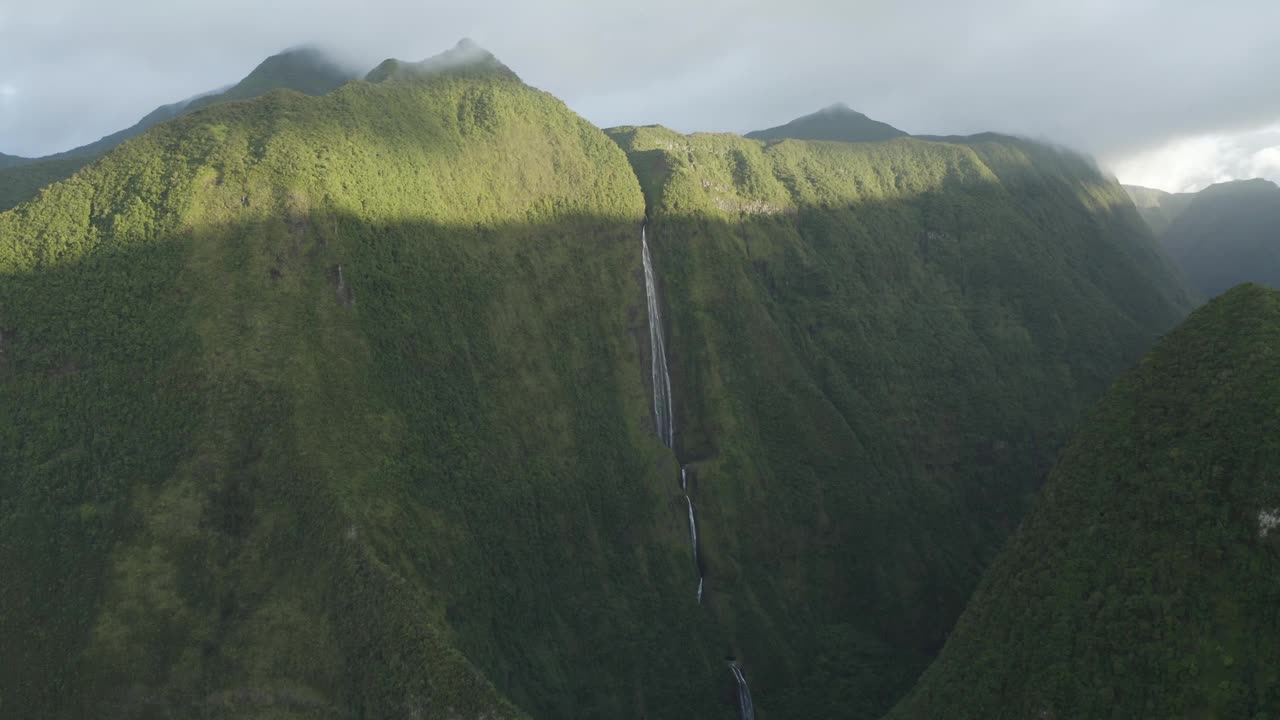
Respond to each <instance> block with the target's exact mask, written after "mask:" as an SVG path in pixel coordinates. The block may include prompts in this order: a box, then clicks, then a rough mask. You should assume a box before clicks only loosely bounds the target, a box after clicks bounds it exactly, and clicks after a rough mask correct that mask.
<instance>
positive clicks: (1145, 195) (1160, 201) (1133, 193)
mask: <svg viewBox="0 0 1280 720" xmlns="http://www.w3.org/2000/svg"><path fill="white" fill-rule="evenodd" d="M1123 187H1124V190H1125V192H1127V193H1129V197H1130V198H1132V199H1133V204H1134V205H1136V206H1137V208H1138V212H1139V213H1141V214H1142V219H1143V220H1146V221H1147V225H1150V226H1151V232H1153V233H1155V234H1156V236H1157V237H1159V236H1161V235H1163V234H1164V232H1165V231H1166V230H1168V229H1169V225H1170V224H1172V223H1173V221H1174V220H1175V219H1176V218H1177V217H1178V216H1179V215H1181V214H1182V211H1183V210H1186V209H1187V206H1188V205H1190V204H1191V201H1192V200H1193V199H1195V196H1196V194H1195V193H1169V192H1165V191H1164V190H1156V189H1155V188H1148V187H1142V186H1141V185H1124V186H1123Z"/></svg>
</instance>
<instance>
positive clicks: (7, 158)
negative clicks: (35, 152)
mask: <svg viewBox="0 0 1280 720" xmlns="http://www.w3.org/2000/svg"><path fill="white" fill-rule="evenodd" d="M29 162H31V158H24V157H18V156H16V155H5V154H4V153H0V169H3V168H7V167H13V166H15V165H22V164H24V163H29Z"/></svg>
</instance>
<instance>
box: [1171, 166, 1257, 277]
mask: <svg viewBox="0 0 1280 720" xmlns="http://www.w3.org/2000/svg"><path fill="white" fill-rule="evenodd" d="M1161 240H1162V241H1163V243H1164V244H1165V246H1166V247H1168V249H1169V253H1170V255H1172V256H1173V258H1174V259H1175V260H1176V261H1178V263H1179V264H1180V265H1181V266H1182V268H1183V270H1184V271H1185V272H1186V274H1187V278H1188V279H1189V280H1190V282H1191V284H1192V286H1194V287H1195V288H1196V289H1197V290H1199V291H1200V292H1201V293H1204V294H1205V295H1206V296H1209V297H1213V296H1215V295H1218V294H1219V293H1222V292H1224V291H1226V290H1227V289H1229V288H1231V287H1232V286H1234V285H1236V284H1238V283H1241V282H1257V283H1263V284H1265V285H1269V286H1271V287H1280V242H1277V241H1280V188H1278V187H1276V185H1275V183H1272V182H1270V181H1267V180H1262V179H1255V180H1240V181H1236V182H1228V183H1219V184H1217V185H1211V186H1209V187H1207V188H1205V189H1204V190H1201V191H1200V192H1199V193H1196V195H1195V196H1194V200H1193V201H1192V202H1191V203H1190V204H1189V205H1188V207H1187V209H1186V210H1185V211H1183V212H1182V213H1181V214H1180V215H1178V217H1177V218H1176V219H1175V220H1174V221H1173V222H1172V223H1171V224H1170V225H1169V228H1168V229H1167V230H1166V231H1165V233H1164V234H1163V235H1162V236H1161Z"/></svg>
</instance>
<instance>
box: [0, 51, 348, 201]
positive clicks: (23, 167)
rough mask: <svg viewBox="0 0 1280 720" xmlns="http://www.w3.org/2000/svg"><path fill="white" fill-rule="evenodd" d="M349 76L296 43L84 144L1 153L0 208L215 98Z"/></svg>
mask: <svg viewBox="0 0 1280 720" xmlns="http://www.w3.org/2000/svg"><path fill="white" fill-rule="evenodd" d="M354 77H355V75H354V74H353V73H352V72H351V71H349V70H347V69H345V68H343V67H341V66H339V65H338V64H337V63H335V62H334V61H333V60H332V59H330V58H329V57H328V56H327V55H325V54H324V53H323V52H321V51H319V50H317V49H315V48H309V47H302V48H297V49H294V50H288V51H286V52H283V53H280V54H279V55H273V56H271V57H269V58H267V59H266V60H264V61H263V62H262V63H261V64H259V65H258V67H256V68H254V70H253V72H251V73H249V75H248V76H246V77H245V78H244V79H243V80H241V81H240V82H238V83H236V84H235V85H232V86H231V87H229V88H224V89H223V90H219V91H215V92H212V93H207V94H205V95H200V96H197V97H194V98H190V99H188V100H184V101H182V102H177V103H173V104H170V105H163V106H161V107H158V108H156V109H155V110H153V111H151V112H150V113H148V114H147V115H146V117H144V118H142V119H141V120H139V121H138V122H137V123H136V124H134V125H133V126H131V127H128V128H125V129H124V130H121V131H119V132H115V133H112V134H110V135H107V136H106V137H104V138H101V139H99V140H95V141H94V142H91V143H89V144H88V145H82V146H80V147H78V148H74V149H71V150H67V151H66V152H61V153H57V154H54V155H48V156H46V157H42V158H31V159H29V158H14V157H12V156H7V155H0V211H4V210H8V209H10V208H12V207H14V206H16V205H17V204H18V203H21V202H26V201H28V200H30V199H31V198H33V197H35V196H36V193H37V192H39V191H40V189H41V188H43V187H47V186H48V185H50V184H52V183H55V182H57V181H59V180H63V179H65V178H69V177H71V176H72V175H73V174H75V172H76V171H77V170H79V169H80V168H82V167H84V166H86V165H88V164H89V163H91V162H93V161H94V160H95V159H97V158H98V157H100V156H101V155H102V154H103V153H105V152H107V151H108V150H110V149H111V148H114V147H116V146H117V145H119V144H120V143H122V142H124V141H126V140H129V139H131V138H135V137H137V136H139V135H141V134H142V133H144V132H146V131H147V130H148V129H150V128H152V127H155V126H156V125H159V124H160V123H163V122H167V121H169V120H172V119H173V118H176V117H179V116H181V115H184V114H186V113H189V112H194V111H196V110H199V109H200V108H203V107H208V106H210V105H214V104H216V103H220V102H230V101H232V100H246V99H249V98H254V97H257V96H259V95H262V94H265V93H267V92H270V91H272V90H278V89H281V88H286V89H290V90H297V91H298V92H301V93H305V94H307V95H324V94H325V93H328V92H331V91H333V90H335V89H336V88H338V87H340V86H341V85H342V84H343V83H345V82H347V81H348V80H351V79H353V78H354ZM15 161H21V162H15Z"/></svg>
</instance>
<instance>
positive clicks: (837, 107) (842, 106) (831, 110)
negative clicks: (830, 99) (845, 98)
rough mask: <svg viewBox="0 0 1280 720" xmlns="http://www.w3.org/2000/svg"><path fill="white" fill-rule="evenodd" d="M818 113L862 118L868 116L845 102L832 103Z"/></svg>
mask: <svg viewBox="0 0 1280 720" xmlns="http://www.w3.org/2000/svg"><path fill="white" fill-rule="evenodd" d="M818 113H824V114H827V115H859V116H861V117H866V115H863V114H862V113H860V112H858V111H857V110H854V109H853V108H851V107H849V105H848V103H843V102H837V103H832V104H830V105H828V106H826V107H824V108H822V109H821V110H819V111H818Z"/></svg>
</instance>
